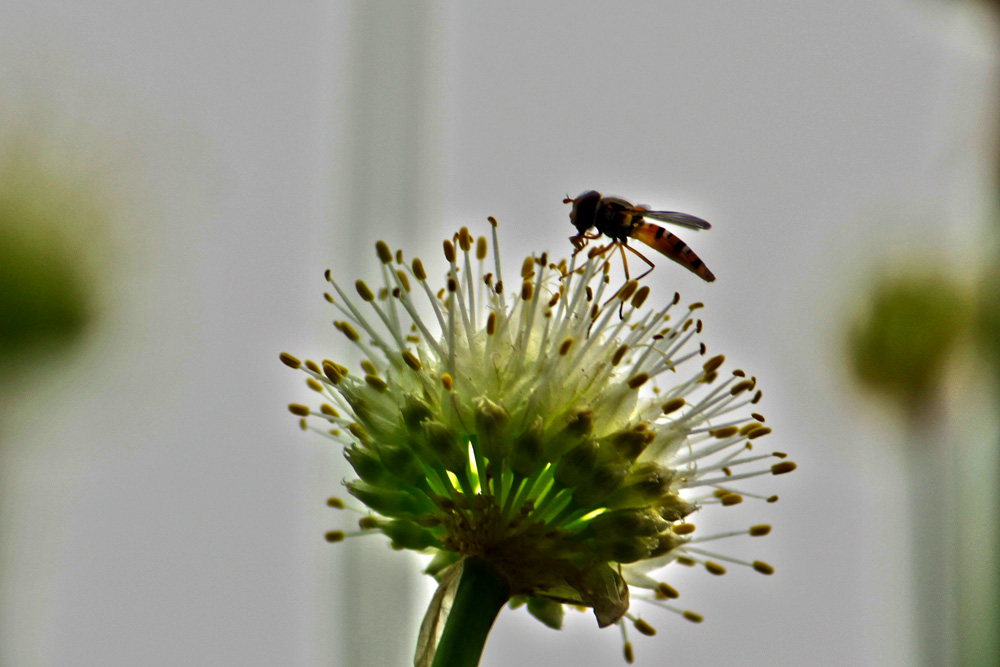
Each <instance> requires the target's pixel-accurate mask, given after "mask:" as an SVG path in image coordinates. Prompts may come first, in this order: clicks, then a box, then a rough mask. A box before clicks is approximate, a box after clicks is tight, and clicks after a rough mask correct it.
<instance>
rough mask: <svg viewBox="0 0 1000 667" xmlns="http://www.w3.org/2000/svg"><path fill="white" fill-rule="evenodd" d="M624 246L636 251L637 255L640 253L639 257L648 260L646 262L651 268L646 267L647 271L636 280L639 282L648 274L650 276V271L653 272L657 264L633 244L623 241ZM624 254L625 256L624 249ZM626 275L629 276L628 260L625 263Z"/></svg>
mask: <svg viewBox="0 0 1000 667" xmlns="http://www.w3.org/2000/svg"><path fill="white" fill-rule="evenodd" d="M622 247H624V248H626V249H628V250H630V251H631V252H633V253H635V254H636V255H638V257H639V259H641V260H642V261H644V262H646V264H649V268H648V269H646V272H645V273H643V274H642V275H641V276H639V277H638V278H636V279H635V280H636V282H639V281H640V280H642V279H643V278H645V277H646V276H648V275H649V274H650V273H652V272H653V269H655V268H656V265H655V264H653V263H652V262H651V261H649V259H648V258H647V257H646V256H645V255H643V254H642V253H641V252H639V251H638V250H636V249H635V248H633V247H632V246H629V245H625V244H624V243H623V244H622ZM622 256H623V257H624V256H625V251H624V250H623V251H622ZM625 277H626V278H628V263H627V262H626V263H625Z"/></svg>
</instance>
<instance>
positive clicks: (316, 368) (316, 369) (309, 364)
mask: <svg viewBox="0 0 1000 667" xmlns="http://www.w3.org/2000/svg"><path fill="white" fill-rule="evenodd" d="M306 368H308V369H309V370H311V371H312V372H313V373H319V366H317V365H316V362H315V361H313V360H312V359H306Z"/></svg>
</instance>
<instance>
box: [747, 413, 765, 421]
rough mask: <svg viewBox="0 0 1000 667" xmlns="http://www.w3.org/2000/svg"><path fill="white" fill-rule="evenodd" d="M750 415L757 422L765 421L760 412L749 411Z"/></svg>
mask: <svg viewBox="0 0 1000 667" xmlns="http://www.w3.org/2000/svg"><path fill="white" fill-rule="evenodd" d="M750 416H751V417H753V418H754V419H756V420H757V421H759V422H765V421H767V420H766V419H764V415H762V414H760V413H759V412H751V413H750Z"/></svg>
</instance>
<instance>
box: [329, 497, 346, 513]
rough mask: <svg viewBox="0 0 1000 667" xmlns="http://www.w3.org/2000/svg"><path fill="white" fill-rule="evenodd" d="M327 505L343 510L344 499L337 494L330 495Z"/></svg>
mask: <svg viewBox="0 0 1000 667" xmlns="http://www.w3.org/2000/svg"><path fill="white" fill-rule="evenodd" d="M326 506H327V507H332V508H333V509H335V510H342V509H344V501H343V500H341V499H340V498H338V497H337V496H330V497H329V498H327V499H326Z"/></svg>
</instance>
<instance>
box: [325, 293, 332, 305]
mask: <svg viewBox="0 0 1000 667" xmlns="http://www.w3.org/2000/svg"><path fill="white" fill-rule="evenodd" d="M323 298H324V299H326V301H327V303H333V295H332V294H330V293H329V292H323Z"/></svg>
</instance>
